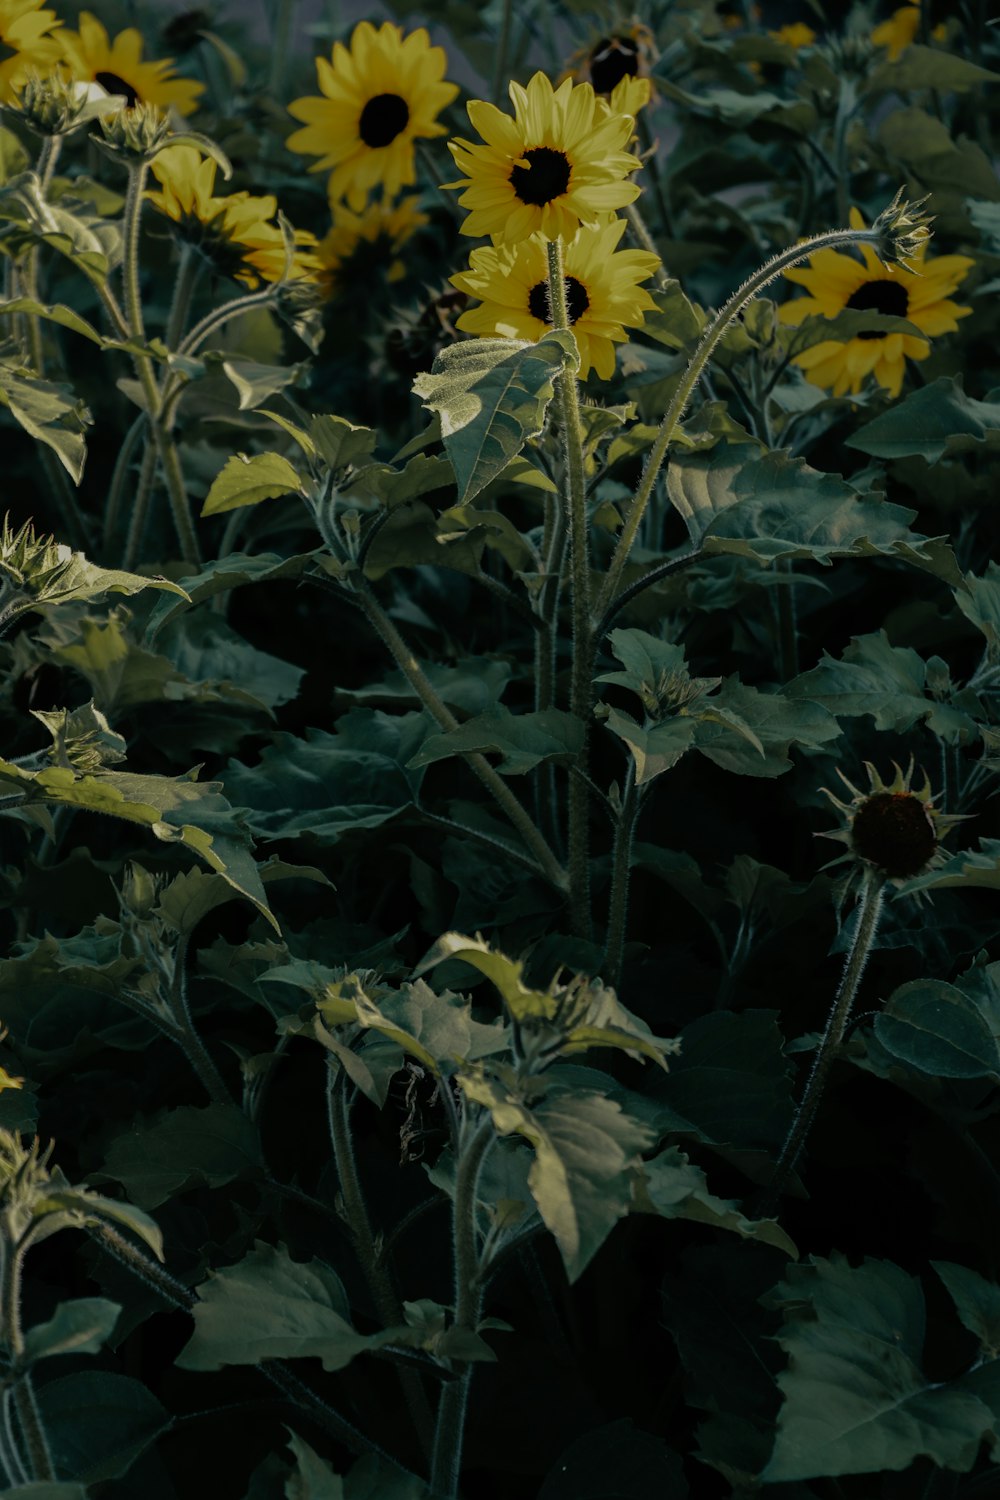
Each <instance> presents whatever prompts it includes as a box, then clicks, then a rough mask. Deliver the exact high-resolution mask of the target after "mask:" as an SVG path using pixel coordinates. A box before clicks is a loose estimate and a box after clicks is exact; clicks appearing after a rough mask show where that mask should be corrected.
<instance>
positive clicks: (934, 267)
mask: <svg viewBox="0 0 1000 1500" xmlns="http://www.w3.org/2000/svg"><path fill="white" fill-rule="evenodd" d="M922 202H923V200H921V202H920V203H916V204H907V203H905V202H903V201H902V199H901V196H900V195H899V194H897V195H896V198H894V199H893V201H892V203H891V204H890V205H889V207H888V208H887V209H885V210H884V212H883V213H882V214H880V215H879V217H878V219H876V221H875V227H876V228H877V229H878V230H879V232H880V240H879V244H878V246H877V252H876V249H873V248H872V246H870V245H862V246H861V247H860V250H861V256H862V258H861V259H860V260H858V259H856V258H855V257H854V256H853V255H842V254H840V253H839V252H838V251H836V250H819V251H817V253H816V254H815V255H811V256H810V257H809V261H808V263H807V265H805V266H796V267H794V268H793V269H791V270H789V271H786V272H785V276H786V277H787V278H788V280H789V281H794V282H797V283H798V284H799V285H800V286H803V287H805V288H806V291H807V292H808V293H809V295H808V296H806V297H799V298H797V299H796V300H795V301H792V302H786V303H785V304H784V306H782V307H781V308H779V310H778V316H779V318H780V320H781V322H782V323H785V324H792V325H797V324H799V323H801V322H802V321H803V319H805V318H806V317H809V316H810V315H811V314H819V315H822V316H823V317H825V318H835V317H836V316H837V314H838V313H840V312H843V311H844V309H845V308H856V309H859V310H864V311H874V312H879V313H886V314H889V315H891V316H894V317H900V318H905V319H906V320H907V322H909V323H911V324H913V326H914V327H915V328H918V329H919V330H920V332H921V334H923V335H925V336H924V337H918V336H917V335H916V334H910V333H904V332H899V333H875V332H870V333H869V332H866V333H859V334H856V335H855V336H854V338H852V339H849V340H847V341H846V342H845V341H843V340H839V339H824V340H822V341H821V342H820V343H818V344H813V345H812V347H811V348H809V349H806V350H804V351H803V353H801V354H798V355H796V357H795V364H797V365H798V366H799V367H800V369H802V370H804V371H805V376H806V379H807V380H809V381H810V382H811V383H812V384H813V385H818V386H821V387H822V388H823V389H824V390H832V392H833V394H834V395H835V396H843V395H845V394H846V393H847V392H850V393H851V394H852V395H857V394H858V392H859V391H860V390H861V387H862V385H863V384H864V382H865V380H866V379H867V378H868V376H869V375H874V377H875V378H876V380H878V382H879V384H880V385H882V386H884V387H885V388H886V390H888V392H889V394H890V395H891V396H893V397H896V396H898V395H899V392H900V390H901V389H902V385H903V375H904V373H905V369H906V360H907V359H913V360H923V359H927V358H928V356H929V355H930V352H931V346H930V344H929V342H928V339H929V338H934V337H936V336H937V335H938V334H941V333H952V332H954V330H955V329H956V328H957V326H958V323H957V320H958V319H959V318H964V317H967V316H968V314H969V313H970V312H971V311H972V309H971V308H970V307H960V306H959V305H958V304H957V303H955V302H952V301H951V300H950V294H951V293H952V292H954V291H955V290H957V288H958V285H959V283H960V282H961V281H962V279H963V278H964V276H965V274H966V272H967V271H968V269H969V267H970V266H972V265H973V261H972V260H971V259H970V258H969V257H968V256H967V255H939V256H936V257H933V258H930V257H928V256H927V254H926V251H927V244H928V241H929V237H930V236H929V233H928V230H927V224H928V222H929V221H928V220H927V218H926V217H925V216H924V215H923V214H922V213H921V212H920V210H921V205H922ZM851 225H852V227H853V228H855V229H863V228H864V219H863V218H862V217H861V214H860V213H859V212H858V210H857V209H856V208H855V209H852V210H851ZM880 255H881V256H882V257H883V258H882V259H880V258H879V257H880ZM904 262H909V263H910V264H904Z"/></svg>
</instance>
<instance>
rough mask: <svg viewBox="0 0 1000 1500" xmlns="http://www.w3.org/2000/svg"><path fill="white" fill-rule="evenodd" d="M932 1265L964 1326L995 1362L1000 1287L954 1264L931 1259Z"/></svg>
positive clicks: (998, 1351)
mask: <svg viewBox="0 0 1000 1500" xmlns="http://www.w3.org/2000/svg"><path fill="white" fill-rule="evenodd" d="M931 1265H932V1266H933V1267H934V1269H935V1271H936V1272H937V1273H938V1275H939V1276H940V1278H941V1280H942V1281H943V1282H944V1284H945V1286H946V1287H947V1289H948V1295H949V1297H950V1298H951V1300H952V1301H953V1302H954V1304H955V1311H956V1312H957V1313H958V1316H959V1317H960V1318H961V1320H962V1323H963V1324H964V1325H965V1327H966V1328H967V1329H968V1330H969V1332H970V1333H974V1334H975V1335H976V1338H977V1339H978V1340H979V1347H980V1351H981V1353H982V1355H983V1357H984V1358H985V1359H991V1360H994V1359H996V1358H997V1356H998V1355H1000V1286H997V1284H996V1282H993V1281H986V1280H985V1278H984V1277H982V1276H980V1275H979V1274H978V1272H976V1271H972V1270H970V1269H969V1267H968V1266H957V1265H955V1264H954V1262H952V1261H948V1260H932V1261H931Z"/></svg>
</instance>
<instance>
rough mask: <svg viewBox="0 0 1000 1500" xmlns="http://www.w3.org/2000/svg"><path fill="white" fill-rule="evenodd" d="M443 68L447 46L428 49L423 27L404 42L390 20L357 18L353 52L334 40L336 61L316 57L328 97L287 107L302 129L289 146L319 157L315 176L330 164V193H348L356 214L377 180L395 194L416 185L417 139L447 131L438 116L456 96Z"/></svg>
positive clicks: (388, 194)
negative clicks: (377, 24) (376, 23)
mask: <svg viewBox="0 0 1000 1500" xmlns="http://www.w3.org/2000/svg"><path fill="white" fill-rule="evenodd" d="M445 67H446V58H445V54H444V48H443V47H432V46H431V45H430V37H429V36H428V35H427V31H426V29H425V28H424V27H421V28H420V29H419V31H411V32H410V34H409V36H407V37H404V36H403V33H402V31H401V30H400V28H399V27H398V26H394V25H393V24H392V22H391V21H385V22H383V24H382V25H381V26H380V27H379V29H378V31H376V30H375V27H374V26H373V25H372V24H371V22H370V21H360V22H359V23H358V25H357V26H355V28H354V31H353V33H352V35H351V45H350V48H349V49H348V48H347V47H345V46H344V45H343V44H342V43H341V42H335V43H334V47H333V57H332V61H331V62H327V60H326V58H325V57H317V59H316V73H317V76H318V78H319V86H320V89H321V90H322V93H323V96H324V97H323V98H319V97H318V96H317V95H315V94H310V95H308V96H307V97H306V98H303V99H295V100H293V102H292V103H291V104H290V105H289V106H288V110H289V113H290V114H292V115H294V117H295V119H296V120H304V121H305V128H304V129H303V130H296V131H294V132H293V133H292V134H291V135H290V136H289V137H288V140H287V142H286V144H287V145H288V147H289V149H290V150H292V151H299V152H301V153H302V154H303V155H305V156H318V157H319V158H320V160H319V161H318V162H316V164H315V165H314V166H313V167H311V168H310V171H313V172H322V171H325V170H326V168H327V167H332V168H333V171H332V173H331V174H330V182H329V196H330V197H331V198H342V197H345V196H346V198H347V202H348V205H349V206H350V207H351V208H352V209H354V211H355V213H360V212H361V211H362V209H363V208H364V206H365V199H366V198H367V196H368V192H369V190H370V189H371V188H373V187H375V186H377V185H378V184H379V183H381V184H382V191H383V193H385V195H386V197H388V198H391V197H394V196H395V194H396V193H398V192H399V191H400V189H401V188H402V187H408V186H412V184H413V183H414V182H415V181H416V173H415V171H414V145H413V143H414V141H415V140H416V139H417V138H418V137H423V138H428V137H430V136H435V135H444V134H445V127H444V126H443V125H438V124H437V123H436V122H437V117H438V115H439V114H440V113H441V111H442V110H443V109H444V108H445V106H446V105H448V104H450V103H451V101H452V100H453V99H454V97H455V95H456V94H457V93H458V85H457V84H454V83H444V82H442V80H443V78H444V70H445Z"/></svg>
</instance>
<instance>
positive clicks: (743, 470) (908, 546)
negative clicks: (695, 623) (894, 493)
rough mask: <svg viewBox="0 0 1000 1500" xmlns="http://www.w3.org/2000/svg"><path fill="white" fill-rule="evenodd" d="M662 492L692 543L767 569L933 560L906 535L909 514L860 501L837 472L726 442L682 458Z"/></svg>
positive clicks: (869, 498)
mask: <svg viewBox="0 0 1000 1500" xmlns="http://www.w3.org/2000/svg"><path fill="white" fill-rule="evenodd" d="M667 492H668V494H669V496H670V499H671V502H672V503H673V505H674V507H675V508H676V509H677V510H678V511H679V512H680V514H681V516H682V517H683V518H684V521H685V522H686V524H687V528H688V532H689V533H690V536H691V541H692V542H693V544H694V545H695V546H696V547H699V548H701V549H703V550H704V551H706V552H708V553H733V554H735V555H736V556H739V557H752V558H755V559H756V560H757V561H758V562H761V563H771V562H773V561H774V560H775V558H778V557H785V558H788V559H789V560H793V559H795V558H804V557H808V558H812V559H813V560H814V561H816V562H820V563H824V564H829V562H830V559H831V558H833V557H843V556H849V557H870V556H874V555H877V554H882V555H885V556H892V555H894V554H896V555H909V554H910V553H913V554H915V556H916V557H917V558H919V559H921V560H923V561H924V562H928V561H930V560H932V557H933V554H932V553H931V552H929V551H928V548H929V547H930V543H929V542H928V539H927V538H926V537H921V536H917V535H915V534H914V533H912V532H910V531H908V530H907V526H908V523H909V522H910V521H911V520H912V519H913V512H912V511H909V510H904V509H903V507H902V506H899V505H892V504H890V503H889V502H888V501H885V500H882V499H881V498H879V497H878V496H877V495H874V494H871V495H861V496H859V495H858V493H857V492H856V490H854V489H853V487H852V486H851V485H850V484H848V482H847V481H846V480H844V479H842V478H841V477H840V476H839V475H838V474H823V473H820V471H819V470H817V469H812V468H810V467H809V465H808V464H807V463H805V462H804V461H803V460H802V459H801V458H791V457H790V456H789V455H788V454H787V453H773V452H767V453H763V454H761V453H760V451H759V449H758V448H757V446H756V445H755V444H751V443H731V442H729V441H727V440H725V439H724V440H723V441H722V442H719V443H717V444H716V445H715V447H714V448H712V449H711V450H710V451H709V452H707V453H701V452H694V453H680V454H678V455H677V456H676V457H675V458H674V459H673V460H672V461H671V463H670V467H669V469H668V471H667Z"/></svg>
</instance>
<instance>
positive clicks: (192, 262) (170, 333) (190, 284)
mask: <svg viewBox="0 0 1000 1500" xmlns="http://www.w3.org/2000/svg"><path fill="white" fill-rule="evenodd" d="M200 270H201V262H200V261H199V259H198V254H197V251H196V250H195V248H194V246H193V245H189V244H186V243H185V244H184V245H182V246H181V259H180V264H179V266H178V267H177V279H176V280H175V282H174V295H173V298H172V300H171V303H170V314H169V317H168V318H167V330H166V333H165V335H164V343H165V344H166V346H167V348H168V349H176V348H177V345H178V344H179V343H180V341H181V339H182V338H183V336H184V329H185V327H186V326H187V320H188V314H189V313H190V311H191V298H192V296H193V295H194V289H195V284H196V282H197V280H198V272H199V271H200Z"/></svg>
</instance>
